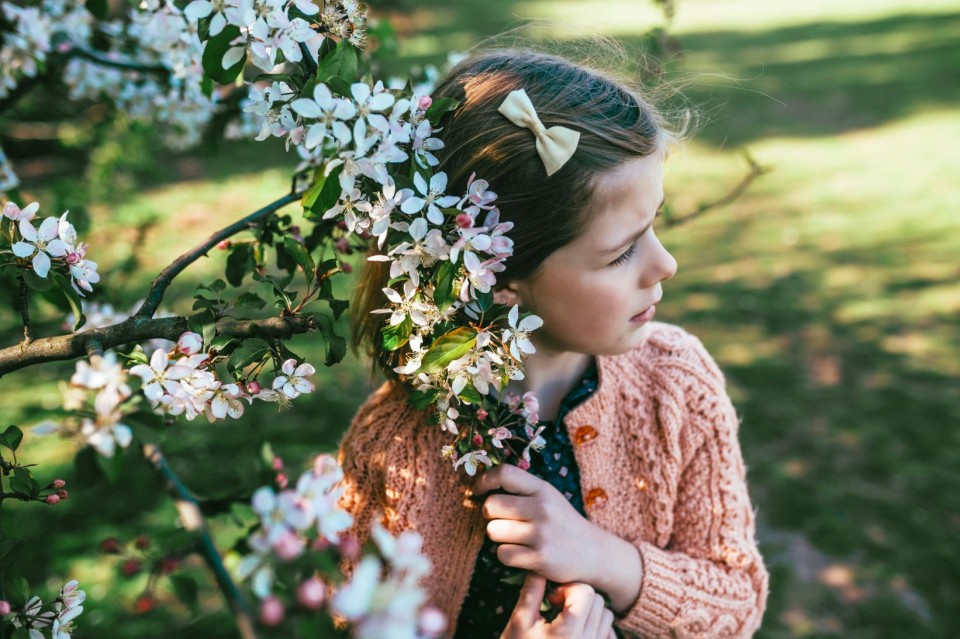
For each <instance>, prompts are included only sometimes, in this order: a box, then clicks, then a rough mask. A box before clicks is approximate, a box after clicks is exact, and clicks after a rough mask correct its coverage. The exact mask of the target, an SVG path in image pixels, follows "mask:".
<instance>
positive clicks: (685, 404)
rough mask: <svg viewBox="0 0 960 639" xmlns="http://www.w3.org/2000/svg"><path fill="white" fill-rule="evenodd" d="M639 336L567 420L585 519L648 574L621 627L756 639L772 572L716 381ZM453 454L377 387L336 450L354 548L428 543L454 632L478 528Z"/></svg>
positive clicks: (679, 351) (682, 348)
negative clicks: (405, 539) (410, 537)
mask: <svg viewBox="0 0 960 639" xmlns="http://www.w3.org/2000/svg"><path fill="white" fill-rule="evenodd" d="M643 330H644V331H645V336H644V339H643V340H642V342H641V343H640V344H639V345H638V346H637V347H636V348H635V349H634V350H632V351H631V352H629V353H626V354H624V355H619V356H613V357H607V356H600V357H598V358H597V366H598V372H599V377H600V386H599V388H598V390H597V392H595V393H594V394H593V395H592V396H591V397H590V398H588V399H587V400H586V401H584V402H583V403H582V404H580V405H579V406H577V407H576V408H574V409H573V410H572V411H571V412H570V413H568V415H567V417H566V419H565V424H566V427H567V431H568V432H569V433H570V435H571V437H572V439H573V442H574V456H575V458H576V461H577V465H578V466H579V468H580V486H581V490H582V493H583V495H584V498H585V503H586V510H587V516H588V517H589V519H590V521H592V522H594V523H596V524H597V525H598V526H600V527H601V528H603V529H605V530H608V531H610V532H612V533H613V534H615V535H617V536H619V537H621V538H623V539H625V540H627V541H629V542H631V543H632V544H634V545H635V546H636V547H637V548H638V549H639V551H640V555H641V558H642V561H643V576H642V582H641V586H640V596H639V597H638V598H637V601H636V602H635V603H634V605H633V606H632V607H631V608H630V610H628V611H627V612H626V613H625V614H624V615H623V616H622V617H621V618H620V619H618V621H617V626H618V627H619V628H620V629H621V631H622V632H623V633H624V634H625V635H626V636H630V637H643V638H644V639H659V638H661V637H663V638H667V637H677V638H688V637H689V638H691V639H692V638H698V639H710V638H721V637H731V638H733V637H737V638H746V637H751V636H752V635H753V633H754V632H755V631H756V630H757V628H759V626H760V621H761V618H762V616H763V610H764V607H765V605H766V599H767V572H766V570H765V568H764V566H763V560H762V558H761V556H760V553H759V550H758V548H757V544H756V541H755V539H754V516H753V510H752V508H751V505H750V499H749V496H748V493H747V487H746V478H745V469H744V464H743V459H742V456H741V453H740V446H739V444H738V442H737V430H738V427H739V421H738V419H737V415H736V412H735V411H734V408H733V406H732V404H731V402H730V399H729V397H728V396H727V393H726V390H725V380H724V377H723V374H722V373H721V372H720V370H719V368H718V367H717V365H716V363H715V362H714V361H713V358H712V357H710V355H709V353H707V351H706V349H705V348H704V347H703V344H702V343H701V342H700V340H699V339H697V338H696V337H694V336H692V335H690V334H689V333H687V332H685V331H684V330H683V329H681V328H679V327H676V326H672V325H669V324H664V323H660V322H651V323H650V324H648V325H647V326H646V327H644V329H643ZM448 440H449V435H448V434H447V433H444V432H442V431H441V430H440V429H439V427H437V426H432V425H429V424H428V423H427V414H426V412H425V411H418V410H416V409H414V408H412V407H411V406H410V405H409V404H408V403H407V400H406V397H405V396H404V394H403V393H402V391H401V390H399V389H397V388H395V387H393V386H391V385H390V384H389V383H388V384H384V385H383V386H382V387H381V388H380V389H379V390H377V391H376V392H374V393H373V394H372V395H371V396H370V397H369V398H368V399H367V401H366V402H365V403H364V404H363V406H361V407H360V409H359V411H358V413H357V415H356V417H355V418H354V420H353V423H352V424H351V425H350V429H349V430H348V431H347V433H346V435H345V436H344V439H343V442H342V443H341V446H340V462H341V464H342V465H343V470H344V474H345V477H346V491H345V493H344V496H343V499H342V501H341V506H343V507H344V508H345V509H346V510H347V511H348V512H350V513H351V514H352V515H353V516H354V518H355V521H354V527H353V532H354V533H355V534H356V535H357V536H358V537H359V538H360V540H361V541H364V540H366V539H367V538H368V537H369V534H370V528H371V526H372V523H373V521H374V520H375V518H379V519H380V521H381V522H382V523H383V524H384V525H385V526H386V527H387V529H388V530H390V531H391V532H393V533H398V532H400V531H402V530H416V531H418V532H419V533H420V534H421V535H423V539H424V546H423V551H424V554H425V555H426V556H427V557H428V558H429V559H430V561H431V562H432V564H433V570H432V571H431V573H430V576H429V577H428V582H427V584H426V586H427V588H428V591H429V593H430V596H431V601H432V603H433V604H434V605H436V606H438V607H439V608H440V609H441V610H443V611H444V612H445V613H446V615H447V618H448V619H449V620H450V623H451V625H453V624H455V623H456V620H457V618H458V616H459V613H460V608H461V606H462V604H463V601H464V599H465V597H466V594H467V588H468V586H469V584H470V578H471V576H472V573H473V569H474V566H475V564H476V560H477V554H478V552H479V550H480V545H481V543H482V541H483V536H484V531H485V524H486V522H485V520H484V519H483V517H482V515H481V512H480V508H479V504H477V503H474V502H473V501H472V500H471V499H470V495H471V485H472V479H471V478H469V477H466V476H465V475H464V474H463V473H455V472H454V471H453V469H452V468H451V467H450V462H449V461H448V460H445V459H443V458H442V457H441V456H440V448H441V446H443V445H444V444H446V443H448ZM345 568H346V570H347V571H348V572H349V571H350V570H351V569H352V566H350V565H346V566H345ZM454 631H455V628H453V627H451V628H448V633H449V634H450V635H452V634H453V632H454Z"/></svg>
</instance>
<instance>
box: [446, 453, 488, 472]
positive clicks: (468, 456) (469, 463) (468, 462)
mask: <svg viewBox="0 0 960 639" xmlns="http://www.w3.org/2000/svg"><path fill="white" fill-rule="evenodd" d="M480 464H483V465H484V466H487V467H490V466H492V465H493V462H492V461H490V458H489V457H487V451H485V450H474V451H470V452H469V453H464V455H463V457H461V458H460V459H458V460H457V461H456V463H455V464H454V465H453V467H454V469H457V468H460V466H463V469H464V470H465V471H467V474H468V475H470V476H471V477H473V476H474V475H476V474H477V468H478V467H479V466H480Z"/></svg>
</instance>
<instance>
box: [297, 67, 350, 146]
mask: <svg viewBox="0 0 960 639" xmlns="http://www.w3.org/2000/svg"><path fill="white" fill-rule="evenodd" d="M290 106H291V108H292V109H293V110H294V111H295V112H296V113H297V114H299V115H302V116H303V117H305V118H311V119H314V120H317V122H316V123H315V124H311V125H310V126H309V128H308V129H307V137H306V141H305V142H304V146H306V147H307V148H308V149H312V148H313V147H315V146H317V145H319V144H321V143H322V142H323V139H324V138H325V137H327V135H328V132H329V134H330V135H331V136H332V137H333V139H334V140H336V141H337V142H338V143H339V144H340V145H341V146H346V145H347V144H349V143H350V139H351V134H350V128H349V127H348V126H347V125H346V124H345V122H344V121H345V120H350V119H351V118H354V117H356V115H357V109H356V107H355V106H354V105H353V103H352V102H350V101H349V100H344V99H341V98H334V97H333V94H332V93H331V92H330V88H329V87H328V86H327V85H326V84H324V83H322V82H320V83H318V84H317V86H315V87H314V89H313V99H312V100H311V99H310V98H299V99H297V100H294V101H293V102H292V103H291V104H290Z"/></svg>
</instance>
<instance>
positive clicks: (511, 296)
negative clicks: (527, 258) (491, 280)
mask: <svg viewBox="0 0 960 639" xmlns="http://www.w3.org/2000/svg"><path fill="white" fill-rule="evenodd" d="M493 303H494V304H503V305H504V306H523V300H522V299H521V298H520V293H519V292H517V289H516V287H515V286H514V284H513V282H511V283H509V284H507V285H506V286H504V287H503V288H498V289H496V290H494V291H493Z"/></svg>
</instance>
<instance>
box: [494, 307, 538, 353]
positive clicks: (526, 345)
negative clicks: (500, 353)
mask: <svg viewBox="0 0 960 639" xmlns="http://www.w3.org/2000/svg"><path fill="white" fill-rule="evenodd" d="M519 316H520V307H519V306H514V307H513V308H511V309H510V312H509V313H508V314H507V321H508V322H509V323H510V328H508V329H506V330H504V331H503V341H504V343H507V342H509V344H510V354H511V355H513V357H514V358H516V359H518V360H519V359H520V358H521V357H522V356H523V355H522V354H526V355H529V354H531V353H536V352H537V349H536V348H535V347H534V346H533V344H532V343H531V342H530V333H531V332H532V331H535V330H536V329H538V328H540V327H541V326H543V320H542V319H540V318H539V317H538V316H536V315H528V316H526V317H524V318H523V319H522V320H520V323H519V324H518V323H517V319H518V318H519Z"/></svg>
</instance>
